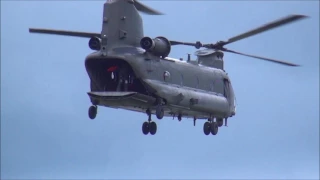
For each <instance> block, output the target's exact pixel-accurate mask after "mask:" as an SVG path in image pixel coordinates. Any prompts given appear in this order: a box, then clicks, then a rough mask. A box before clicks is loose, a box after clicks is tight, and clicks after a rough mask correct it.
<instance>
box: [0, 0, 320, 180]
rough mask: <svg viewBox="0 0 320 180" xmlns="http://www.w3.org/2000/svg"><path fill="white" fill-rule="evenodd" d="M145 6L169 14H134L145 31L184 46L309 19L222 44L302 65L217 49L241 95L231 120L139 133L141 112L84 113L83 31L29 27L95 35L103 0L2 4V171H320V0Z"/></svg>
mask: <svg viewBox="0 0 320 180" xmlns="http://www.w3.org/2000/svg"><path fill="white" fill-rule="evenodd" d="M143 2H144V3H145V4H147V5H150V6H151V7H153V8H156V9H158V10H160V11H162V12H165V13H166V15H164V16H147V15H142V16H143V18H144V27H145V30H144V32H145V35H148V36H151V37H155V36H159V35H161V36H166V37H167V38H169V39H172V40H181V41H190V42H195V41H197V40H200V41H202V42H216V41H218V40H226V39H227V38H229V37H231V36H234V35H237V34H238V33H242V32H244V31H246V30H249V29H250V28H254V27H256V26H259V25H262V24H264V23H266V22H268V21H271V20H274V19H277V18H279V17H282V16H286V15H288V14H304V15H308V16H310V18H308V19H306V20H303V21H299V22H297V23H294V24H290V25H288V26H285V27H283V28H279V29H276V30H273V31H270V32H266V33H263V34H260V35H258V36H254V37H251V38H248V39H245V40H242V41H239V42H237V43H234V44H230V45H229V46H227V48H230V49H234V50H237V51H242V52H245V53H252V54H257V55H263V56H267V57H271V58H278V59H282V60H286V61H290V62H293V63H297V64H301V65H302V67H299V68H291V67H285V66H280V65H277V64H272V63H268V62H264V61H259V60H255V59H252V58H247V57H241V56H238V55H233V54H225V67H226V70H227V71H228V73H229V75H230V77H231V79H232V83H233V87H234V89H235V92H236V96H237V101H238V108H237V115H236V116H235V117H233V118H231V119H229V122H228V125H229V127H227V128H225V127H223V128H221V129H220V130H219V133H218V135H217V136H205V135H204V134H203V132H202V128H203V123H204V121H203V122H201V121H198V122H197V126H196V127H193V123H192V120H191V119H183V120H182V122H178V121H177V120H172V118H164V119H163V120H161V121H159V120H156V121H157V124H158V132H157V135H156V136H144V135H142V132H141V126H142V123H143V122H144V121H146V120H147V116H146V115H145V114H139V113H135V112H127V111H123V110H114V109H107V108H99V114H98V116H97V118H96V119H95V120H94V121H91V120H89V118H88V116H87V109H88V107H89V106H90V101H89V98H88V96H87V94H86V92H87V91H89V78H88V76H87V73H86V71H85V68H84V58H85V56H86V55H87V54H89V53H90V52H91V50H90V49H89V48H88V45H87V44H88V39H81V38H72V37H59V36H49V35H47V36H45V35H35V34H29V33H28V28H29V27H40V28H56V29H66V30H78V31H91V32H100V31H101V20H102V17H101V16H102V6H103V3H104V2H103V1H1V178H3V179H7V178H15V179H17V178H28V179H35V178H37V179H53V178H56V179H62V178H64V179H67V178H75V179H79V178H82V179H89V178H90V179H95V178H99V179H107V178H113V179H114V178H116V179H121V178H126V179H141V178H143V179H144V178H149V179H164V178H171V179H195V178H197V179H200V178H201V179H216V178H220V179H221V178H229V179H244V178H261V179H262V178H264V179H266V178H277V179H280V178H281V179H284V178H287V179H293V178H297V179H301V178H303V179H307V178H308V179H310V178H319V110H318V109H319V2H317V1H282V2H280V1H258V2H257V1H230V2H223V1H201V2H199V1H162V2H160V1H143ZM194 51H195V49H194V48H192V47H181V46H179V47H178V46H177V47H174V48H173V49H172V53H171V54H170V56H171V57H175V58H180V57H184V58H186V57H187V53H193V52H194ZM193 58H195V57H194V56H193ZM153 119H156V118H155V117H154V118H153Z"/></svg>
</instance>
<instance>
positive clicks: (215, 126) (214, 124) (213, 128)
mask: <svg viewBox="0 0 320 180" xmlns="http://www.w3.org/2000/svg"><path fill="white" fill-rule="evenodd" d="M218 129H219V127H218V123H217V122H212V123H211V127H210V131H211V134H212V135H217V134H218Z"/></svg>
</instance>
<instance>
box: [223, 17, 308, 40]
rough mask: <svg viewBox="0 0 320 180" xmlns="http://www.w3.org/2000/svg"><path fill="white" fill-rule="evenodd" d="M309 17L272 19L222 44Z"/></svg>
mask: <svg viewBox="0 0 320 180" xmlns="http://www.w3.org/2000/svg"><path fill="white" fill-rule="evenodd" d="M307 17H308V16H305V15H289V16H287V17H284V18H281V19H278V20H275V21H272V22H270V23H267V24H265V25H263V26H260V27H258V28H256V29H253V30H250V31H248V32H245V33H243V34H240V35H238V36H234V37H232V38H230V39H229V40H228V41H226V42H222V43H221V44H222V45H226V44H230V43H232V42H235V41H239V40H241V39H244V38H247V37H250V36H254V35H256V34H259V33H262V32H265V31H268V30H271V29H274V28H277V27H280V26H283V25H285V24H289V23H292V22H294V21H297V20H300V19H303V18H307Z"/></svg>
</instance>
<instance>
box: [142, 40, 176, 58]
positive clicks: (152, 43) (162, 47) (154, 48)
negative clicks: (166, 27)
mask: <svg viewBox="0 0 320 180" xmlns="http://www.w3.org/2000/svg"><path fill="white" fill-rule="evenodd" d="M140 46H141V47H142V48H143V49H145V50H146V51H148V52H150V53H152V54H153V55H155V56H159V57H160V56H161V57H162V58H165V57H167V56H168V55H169V53H170V51H171V43H170V41H169V40H168V39H167V38H165V37H161V36H159V37H156V38H154V39H151V38H150V37H144V38H142V39H141V41H140Z"/></svg>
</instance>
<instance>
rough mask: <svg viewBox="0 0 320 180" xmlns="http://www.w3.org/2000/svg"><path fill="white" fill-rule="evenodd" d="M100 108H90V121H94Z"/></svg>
mask: <svg viewBox="0 0 320 180" xmlns="http://www.w3.org/2000/svg"><path fill="white" fill-rule="evenodd" d="M97 111H98V107H97V106H94V105H92V106H90V107H89V110H88V115H89V118H90V119H94V118H96V116H97Z"/></svg>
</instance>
